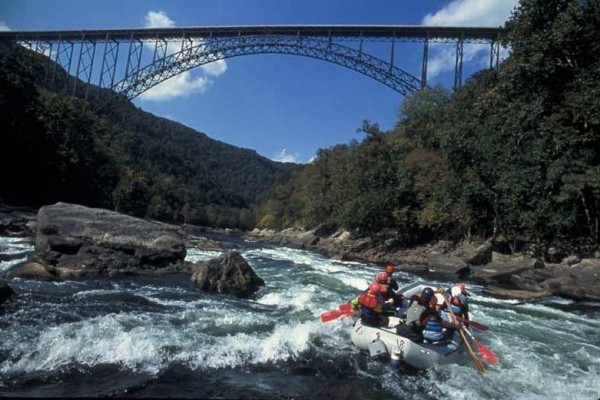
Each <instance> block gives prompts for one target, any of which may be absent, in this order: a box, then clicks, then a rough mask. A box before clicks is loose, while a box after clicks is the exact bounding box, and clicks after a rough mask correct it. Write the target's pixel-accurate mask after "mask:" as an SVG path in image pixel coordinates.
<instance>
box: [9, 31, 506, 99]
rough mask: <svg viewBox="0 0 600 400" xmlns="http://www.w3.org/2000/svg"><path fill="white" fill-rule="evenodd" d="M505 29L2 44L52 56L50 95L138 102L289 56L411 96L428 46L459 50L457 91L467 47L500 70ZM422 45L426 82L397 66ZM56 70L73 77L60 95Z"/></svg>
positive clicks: (92, 37)
mask: <svg viewBox="0 0 600 400" xmlns="http://www.w3.org/2000/svg"><path fill="white" fill-rule="evenodd" d="M502 34H503V30H502V29H501V28H473V27H427V26H379V25H375V26H373V25H362V26H346V25H309V26H230V27H196V28H163V29H120V30H82V31H8V32H0V41H5V42H10V43H11V44H14V45H22V46H25V47H27V48H29V49H31V50H33V51H35V52H37V53H40V54H43V55H45V56H47V62H46V65H45V68H46V70H45V77H46V84H47V85H48V87H50V88H52V89H54V90H58V91H61V90H62V91H64V92H66V93H68V92H69V91H71V93H72V95H75V94H76V93H78V92H77V89H78V87H77V86H78V85H80V86H81V85H82V83H87V84H88V85H85V98H86V99H87V97H88V89H89V84H94V85H97V86H99V87H100V88H104V89H110V90H113V91H115V92H117V93H121V94H123V95H125V96H126V97H127V98H128V99H133V98H135V97H137V96H139V95H140V94H141V93H143V92H145V91H146V90H148V89H150V88H152V87H153V86H155V85H157V84H159V83H161V82H163V81H165V80H167V79H169V78H171V77H173V76H175V75H178V74H180V73H182V72H184V71H187V70H190V69H193V68H196V67H200V66H202V65H205V64H209V63H211V62H214V61H218V60H222V59H227V58H232V57H238V56H244V55H252V54H290V55H298V56H304V57H310V58H314V59H319V60H322V61H327V62H330V63H334V64H337V65H341V66H343V67H346V68H349V69H351V70H354V71H357V72H359V73H361V74H364V75H366V76H369V77H370V78H372V79H375V80H376V81H378V82H381V83H383V84H384V85H386V86H388V87H390V88H392V89H393V90H395V91H396V92H398V93H400V94H401V95H407V94H409V93H411V92H414V91H417V90H419V89H421V88H422V87H425V86H426V85H427V61H428V59H429V44H430V43H453V44H455V71H454V86H455V87H457V86H460V85H461V84H462V66H463V48H464V44H465V43H475V44H479V45H482V44H486V45H489V54H490V57H489V61H490V63H489V67H490V68H494V67H497V66H498V63H499V52H500V38H501V35H502ZM369 42H384V43H387V45H388V46H389V56H390V57H389V60H388V61H386V60H384V59H382V58H380V57H376V56H375V55H372V54H369V53H367V52H366V51H365V48H364V46H365V44H366V43H369ZM399 42H413V43H422V46H423V51H422V67H421V74H420V75H421V76H420V78H417V77H416V76H414V75H412V74H410V73H409V72H406V71H404V70H403V69H401V68H399V67H397V66H396V65H395V50H396V44H397V43H399ZM57 65H60V66H61V67H62V68H63V69H64V70H65V71H66V72H67V73H68V74H69V75H71V76H72V78H71V79H70V83H69V84H68V85H66V86H63V87H62V88H57V87H56V85H57Z"/></svg>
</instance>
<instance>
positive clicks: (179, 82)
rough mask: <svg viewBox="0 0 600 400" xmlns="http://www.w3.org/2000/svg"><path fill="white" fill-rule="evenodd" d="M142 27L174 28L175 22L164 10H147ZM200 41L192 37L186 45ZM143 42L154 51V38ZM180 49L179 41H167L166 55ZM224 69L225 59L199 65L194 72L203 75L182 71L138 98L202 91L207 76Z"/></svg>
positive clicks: (164, 96) (206, 83)
mask: <svg viewBox="0 0 600 400" xmlns="http://www.w3.org/2000/svg"><path fill="white" fill-rule="evenodd" d="M144 27H145V28H175V27H176V24H175V21H173V20H172V19H171V18H169V16H168V15H167V13H165V12H164V11H148V13H147V14H146V16H145V17H144ZM202 43H203V42H202V41H201V40H199V39H194V40H192V42H191V43H190V42H187V43H186V46H190V47H195V46H199V45H202ZM144 44H145V46H146V47H147V48H149V49H150V50H151V51H152V52H153V51H154V48H155V45H156V43H155V41H154V40H146V41H145V42H144ZM180 50H181V42H179V43H177V42H168V43H167V46H166V54H167V56H169V55H172V54H175V53H177V52H179V51H180ZM226 70H227V63H226V62H225V60H217V61H213V62H211V63H209V64H205V65H201V66H200V68H199V69H197V70H195V71H194V72H201V73H202V74H204V75H205V76H197V74H192V71H185V72H182V73H180V74H178V75H176V76H174V77H172V78H169V79H167V80H166V81H164V82H161V83H160V84H158V85H156V86H154V87H152V88H151V89H149V90H148V91H146V92H144V93H142V94H141V95H140V99H141V100H146V101H162V100H171V99H174V98H176V97H185V96H189V95H190V94H193V93H204V92H205V91H206V89H207V87H208V85H209V84H210V83H211V80H210V79H209V78H208V77H207V76H211V77H218V76H220V75H222V74H223V73H225V71H226Z"/></svg>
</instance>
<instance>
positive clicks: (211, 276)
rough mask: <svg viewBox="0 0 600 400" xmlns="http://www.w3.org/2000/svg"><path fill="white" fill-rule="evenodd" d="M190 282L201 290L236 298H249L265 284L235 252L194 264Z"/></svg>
mask: <svg viewBox="0 0 600 400" xmlns="http://www.w3.org/2000/svg"><path fill="white" fill-rule="evenodd" d="M192 282H194V283H195V284H196V286H198V287H199V288H200V289H202V290H206V291H209V292H217V293H231V294H234V295H236V296H238V297H249V296H251V295H252V294H254V293H255V292H256V291H257V290H258V289H259V288H260V286H263V285H264V284H265V281H263V279H262V278H261V277H259V276H258V275H257V274H256V272H254V270H253V269H252V267H251V266H250V265H249V264H248V263H247V262H246V260H245V259H244V257H242V256H241V255H240V253H238V252H236V251H232V252H229V253H224V254H222V255H221V256H220V257H218V258H214V259H212V260H209V261H207V262H198V263H196V264H194V266H193V274H192Z"/></svg>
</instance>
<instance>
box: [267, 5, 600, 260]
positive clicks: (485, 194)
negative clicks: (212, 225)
mask: <svg viewBox="0 0 600 400" xmlns="http://www.w3.org/2000/svg"><path fill="white" fill-rule="evenodd" d="M599 27H600V1H598V0H588V1H579V0H522V1H521V5H520V7H519V8H518V10H517V11H516V12H515V13H514V14H513V16H512V18H511V19H510V20H509V22H508V23H507V28H508V30H509V34H508V36H507V37H506V38H505V43H504V44H505V45H507V46H509V47H510V56H509V57H508V59H506V60H505V61H504V62H503V63H502V64H501V65H500V68H499V69H498V70H497V71H484V72H481V73H479V74H477V75H476V76H473V77H472V78H471V79H470V80H469V81H468V82H467V83H466V84H465V85H464V86H463V87H461V88H459V89H458V90H456V91H455V92H450V91H448V90H445V89H443V88H439V87H436V88H431V89H427V90H423V91H421V92H419V93H416V94H415V95H413V96H412V97H410V98H407V99H406V100H405V101H404V102H403V104H402V105H401V108H400V112H399V119H398V123H397V126H396V127H395V129H393V130H392V131H391V132H381V131H380V129H379V127H378V126H377V124H370V123H365V126H364V127H363V131H364V132H365V135H366V137H365V140H364V141H363V142H362V143H357V142H354V143H350V144H347V145H339V146H336V147H334V148H330V149H326V150H321V151H320V152H319V154H318V157H317V159H316V161H315V162H313V163H312V164H311V165H308V166H306V168H305V169H304V170H302V171H300V172H297V173H296V174H295V178H294V179H293V180H290V181H286V182H285V183H284V184H282V185H280V186H278V187H276V188H275V189H274V190H273V191H272V192H271V197H270V199H269V200H268V201H265V202H263V203H262V204H261V206H260V224H261V226H265V227H273V228H283V227H287V226H293V225H295V226H301V227H304V228H315V227H317V226H320V225H323V224H324V226H326V227H329V228H330V229H334V228H344V229H348V230H350V231H352V232H354V233H355V234H356V235H358V236H361V235H371V236H373V237H379V238H380V239H381V240H382V241H386V242H387V243H390V245H395V246H402V245H410V244H415V243H423V242H427V241H429V240H432V239H434V238H447V239H454V240H460V239H461V238H468V237H473V236H478V237H482V238H489V237H495V238H498V237H502V238H503V240H505V241H506V242H507V243H509V244H510V245H511V246H512V247H513V250H516V249H517V246H518V245H519V243H523V242H525V243H527V244H528V245H529V246H531V247H532V249H533V250H534V251H535V252H536V253H537V254H538V255H541V256H545V257H550V258H551V257H552V255H553V254H555V255H556V256H558V254H557V253H560V252H561V245H562V246H563V247H564V246H578V247H579V248H580V249H581V251H582V252H583V253H586V252H588V253H589V252H593V251H596V250H598V245H599V225H600V45H599V43H600V29H599Z"/></svg>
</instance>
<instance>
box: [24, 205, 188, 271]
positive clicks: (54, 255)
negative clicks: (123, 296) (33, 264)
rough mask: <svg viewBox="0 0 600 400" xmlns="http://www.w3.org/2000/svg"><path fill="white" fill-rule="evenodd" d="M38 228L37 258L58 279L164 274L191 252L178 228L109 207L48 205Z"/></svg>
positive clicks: (43, 210)
mask: <svg viewBox="0 0 600 400" xmlns="http://www.w3.org/2000/svg"><path fill="white" fill-rule="evenodd" d="M37 228H38V229H37V235H36V241H35V250H36V256H37V258H38V260H39V261H41V262H43V263H44V264H46V269H47V270H48V271H49V272H50V273H51V274H53V275H54V276H56V277H59V278H73V277H86V276H94V275H115V274H139V273H144V272H145V273H151V272H155V271H156V272H159V271H160V270H161V269H164V268H167V267H169V268H172V266H173V264H178V265H183V261H184V259H185V255H186V250H185V244H184V240H183V236H184V235H183V233H182V231H181V230H180V229H179V228H178V227H176V226H172V225H168V224H163V223H159V222H155V221H147V220H143V219H140V218H135V217H131V216H128V215H123V214H119V213H116V212H113V211H109V210H104V209H97V208H88V207H84V206H80V205H75V204H66V203H57V204H55V205H51V206H45V207H42V208H40V210H39V211H38V217H37ZM181 268H183V267H181Z"/></svg>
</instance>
